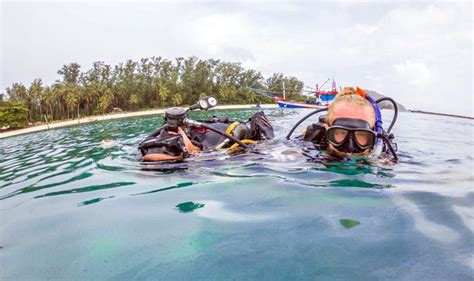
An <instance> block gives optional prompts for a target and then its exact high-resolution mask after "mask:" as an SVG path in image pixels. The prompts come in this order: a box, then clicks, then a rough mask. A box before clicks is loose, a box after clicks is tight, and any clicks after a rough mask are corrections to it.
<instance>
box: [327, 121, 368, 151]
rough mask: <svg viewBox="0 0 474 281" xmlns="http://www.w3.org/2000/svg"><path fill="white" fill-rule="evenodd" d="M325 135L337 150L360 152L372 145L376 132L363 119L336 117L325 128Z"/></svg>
mask: <svg viewBox="0 0 474 281" xmlns="http://www.w3.org/2000/svg"><path fill="white" fill-rule="evenodd" d="M326 136H327V140H328V142H329V143H330V144H332V145H333V146H334V147H335V148H336V149H337V150H339V151H343V152H349V153H361V152H364V151H365V150H366V149H369V148H370V149H371V148H373V147H374V145H375V139H376V137H377V134H376V133H375V132H374V131H372V130H371V128H370V124H369V123H368V122H367V121H365V120H360V119H352V118H338V119H336V120H334V122H333V125H332V126H331V127H329V128H328V129H327V131H326Z"/></svg>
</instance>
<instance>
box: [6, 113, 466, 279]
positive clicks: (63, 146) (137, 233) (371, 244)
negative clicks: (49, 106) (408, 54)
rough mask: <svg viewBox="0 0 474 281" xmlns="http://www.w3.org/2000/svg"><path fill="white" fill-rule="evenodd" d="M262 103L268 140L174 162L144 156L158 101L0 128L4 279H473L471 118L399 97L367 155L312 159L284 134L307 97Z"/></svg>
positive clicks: (244, 115)
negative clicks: (370, 161)
mask: <svg viewBox="0 0 474 281" xmlns="http://www.w3.org/2000/svg"><path fill="white" fill-rule="evenodd" d="M225 113H228V114H230V115H231V117H232V118H240V119H246V118H248V117H249V116H250V115H251V114H252V113H253V111H251V110H247V111H242V110H241V111H227V112H225ZM266 113H267V115H268V116H269V119H270V120H272V121H273V123H274V126H275V130H276V132H275V134H276V138H277V140H275V141H272V142H270V143H266V144H262V145H261V146H260V148H259V149H260V151H261V152H262V154H246V155H237V156H235V157H229V156H227V155H225V154H224V153H211V154H208V155H203V156H201V157H199V158H198V159H195V160H196V161H193V162H190V163H188V164H187V169H181V170H177V171H175V172H158V171H150V170H146V169H143V167H142V166H140V165H139V164H138V163H137V161H136V159H137V157H138V154H137V151H136V145H137V143H138V142H139V141H140V140H141V139H143V138H144V137H145V136H146V135H147V134H148V133H150V132H151V131H153V130H154V129H155V128H156V127H157V126H158V125H159V124H160V123H161V117H159V116H154V117H146V118H133V119H125V120H116V121H107V122H101V123H96V124H91V125H86V126H79V127H70V128H64V129H58V130H52V131H46V132H40V133H35V134H29V135H23V136H17V137H13V138H8V139H2V140H0V154H1V163H0V199H1V200H0V226H1V232H0V247H1V248H0V266H1V268H0V279H1V280H49V279H56V280H229V279H232V280H248V279H253V280H295V279H297V280H315V279H318V280H419V279H422V280H426V279H430V280H447V279H450V280H472V279H473V277H474V276H473V274H474V273H473V272H474V261H473V258H474V257H473V255H474V246H473V245H474V235H473V231H474V222H473V221H474V211H473V210H474V209H473V202H474V201H473V200H474V188H473V182H474V175H473V159H474V151H473V149H474V146H473V143H474V124H473V122H472V121H471V120H463V119H454V118H447V117H438V116H429V115H417V114H410V113H401V114H400V116H399V121H398V123H397V125H396V126H395V129H394V133H395V134H396V137H397V142H398V146H399V149H400V151H399V156H400V160H401V161H400V163H398V164H396V165H388V164H383V163H379V164H377V165H375V166H372V167H370V166H367V165H360V164H337V163H333V164H325V165H323V164H319V163H311V162H308V161H307V159H306V158H305V157H304V156H302V154H301V152H302V151H301V148H300V146H299V144H298V143H297V142H287V141H282V139H283V138H284V136H285V135H286V133H287V132H288V130H289V128H290V127H291V126H292V125H293V124H294V123H295V122H296V120H298V119H299V117H301V116H303V115H304V114H306V113H307V112H306V111H285V112H283V111H280V110H268V111H266ZM206 114H211V113H200V114H198V115H195V117H204V116H206ZM383 114H384V115H385V117H387V121H388V120H389V119H390V117H391V114H392V112H391V111H384V112H383ZM303 128H304V126H301V128H300V129H303ZM104 139H110V140H113V141H114V145H112V146H110V147H103V146H101V144H100V143H101V141H102V140H104Z"/></svg>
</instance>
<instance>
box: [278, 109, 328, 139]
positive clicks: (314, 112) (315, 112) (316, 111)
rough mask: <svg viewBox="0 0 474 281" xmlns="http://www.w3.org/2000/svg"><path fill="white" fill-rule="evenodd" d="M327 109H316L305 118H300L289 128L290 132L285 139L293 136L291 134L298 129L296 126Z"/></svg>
mask: <svg viewBox="0 0 474 281" xmlns="http://www.w3.org/2000/svg"><path fill="white" fill-rule="evenodd" d="M327 110H328V109H327V108H321V109H317V110H315V111H313V112H311V113H309V114H308V115H306V116H305V117H303V118H301V119H300V121H298V122H297V123H296V124H295V125H294V126H293V128H291V130H290V132H289V133H288V135H286V139H287V140H289V139H290V137H291V135H292V134H293V132H294V131H295V130H296V128H298V126H299V125H300V124H301V123H303V122H304V121H305V120H306V119H308V118H309V117H311V116H313V115H315V114H317V113H320V112H323V111H327Z"/></svg>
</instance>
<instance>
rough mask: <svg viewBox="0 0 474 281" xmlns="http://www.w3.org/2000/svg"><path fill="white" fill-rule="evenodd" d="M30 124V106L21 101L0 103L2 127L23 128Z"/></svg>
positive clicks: (0, 122) (0, 123)
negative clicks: (27, 106)
mask: <svg viewBox="0 0 474 281" xmlns="http://www.w3.org/2000/svg"><path fill="white" fill-rule="evenodd" d="M26 125H28V108H26V106H24V105H23V104H21V103H16V102H2V103H1V104H0V128H1V127H6V126H8V127H10V128H23V127H26Z"/></svg>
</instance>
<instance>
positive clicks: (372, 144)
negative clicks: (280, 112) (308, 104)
mask: <svg viewBox="0 0 474 281" xmlns="http://www.w3.org/2000/svg"><path fill="white" fill-rule="evenodd" d="M382 101H389V102H391V103H392V104H393V107H394V117H393V120H392V123H391V124H390V126H389V127H388V129H387V130H385V129H384V128H383V127H382V116H381V113H380V109H379V107H378V103H380V102H382ZM323 111H327V115H321V116H320V117H319V122H318V123H316V124H311V125H309V126H308V127H307V129H306V132H305V133H304V135H303V136H301V138H302V139H304V140H305V141H309V142H312V143H313V144H314V145H315V147H316V149H318V150H327V152H328V154H329V155H330V156H333V157H335V158H339V159H341V158H350V157H362V158H368V159H377V158H379V157H387V156H391V159H392V160H394V161H397V160H398V157H397V154H396V150H397V146H396V144H395V143H393V141H392V140H393V139H394V136H393V134H391V133H390V131H391V130H392V127H393V125H394V124H395V121H396V119H397V115H398V107H397V104H396V103H395V101H394V100H393V99H391V98H389V97H383V98H380V99H378V100H376V101H375V100H373V99H372V98H371V97H370V96H368V95H367V94H366V93H365V91H364V90H362V89H361V88H359V87H357V88H356V89H354V88H351V87H346V88H344V89H343V91H342V92H341V93H339V94H338V95H337V96H336V98H335V99H334V100H333V102H332V103H331V105H330V106H329V108H327V109H326V108H324V109H318V110H316V111H313V112H311V113H310V114H308V115H306V116H305V117H303V118H302V119H301V120H300V121H299V122H298V123H296V124H295V126H294V127H293V128H292V129H291V131H290V132H289V133H288V135H287V139H290V137H291V134H292V133H293V132H294V130H295V129H296V127H297V126H298V125H300V124H301V123H302V122H303V121H304V120H306V119H307V118H309V117H310V116H312V115H314V114H317V113H319V112H323Z"/></svg>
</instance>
